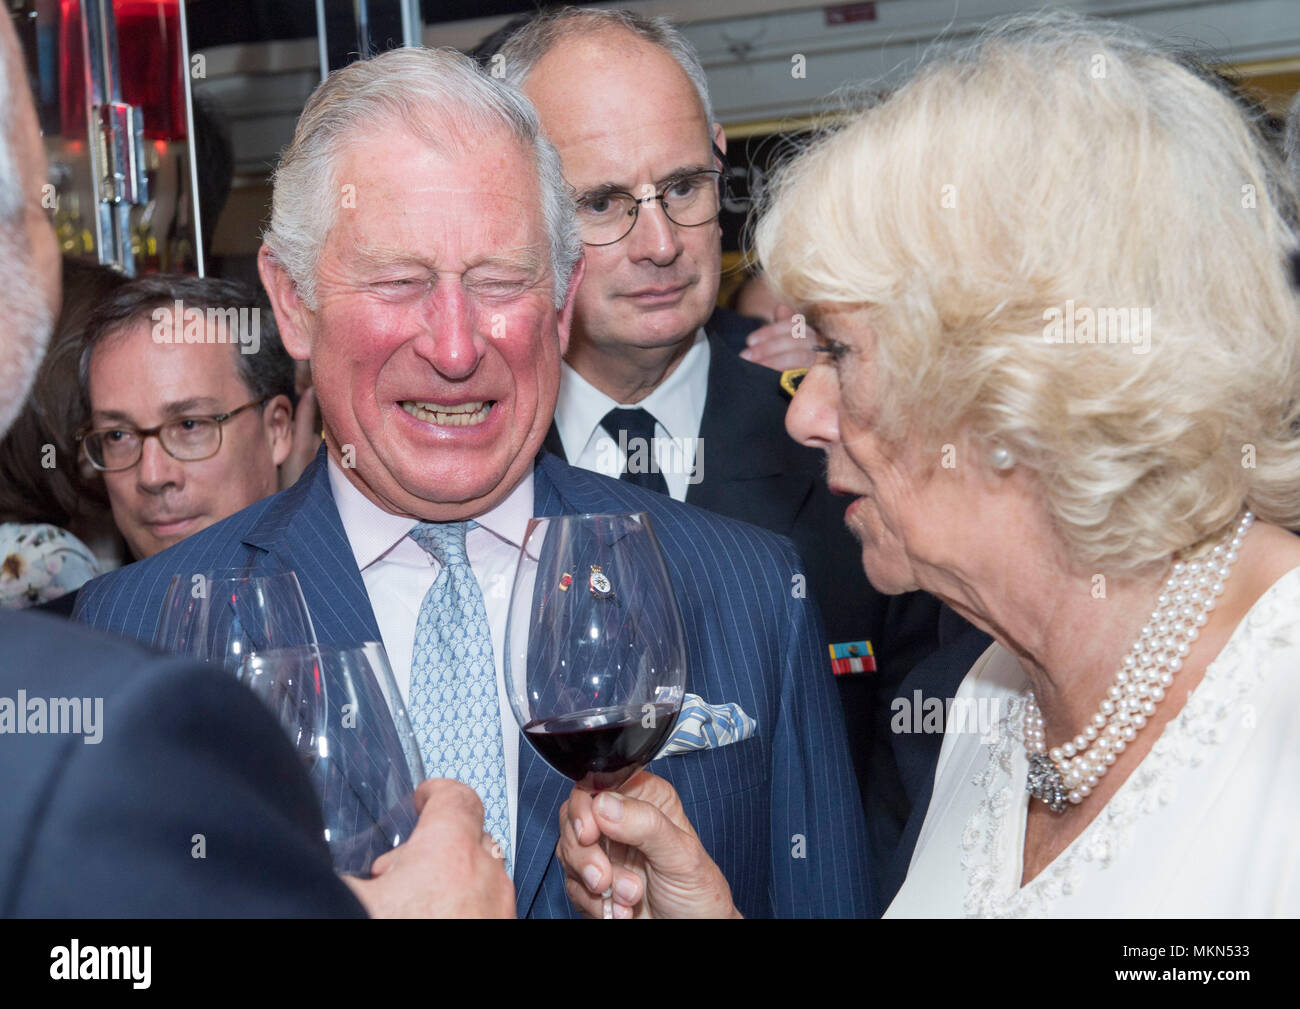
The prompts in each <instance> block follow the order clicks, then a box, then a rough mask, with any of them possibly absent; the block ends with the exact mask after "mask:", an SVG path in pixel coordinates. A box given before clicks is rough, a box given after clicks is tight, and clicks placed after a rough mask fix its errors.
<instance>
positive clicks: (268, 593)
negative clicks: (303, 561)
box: [154, 568, 316, 673]
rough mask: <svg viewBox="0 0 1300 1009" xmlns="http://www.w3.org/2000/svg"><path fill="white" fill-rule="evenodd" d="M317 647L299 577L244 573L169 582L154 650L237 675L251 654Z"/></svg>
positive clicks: (234, 570) (213, 573)
mask: <svg viewBox="0 0 1300 1009" xmlns="http://www.w3.org/2000/svg"><path fill="white" fill-rule="evenodd" d="M314 644H316V632H315V629H314V628H313V627H312V622H311V616H310V614H309V613H308V612H307V602H306V600H305V599H304V598H303V594H302V587H301V586H300V585H299V584H298V576H297V575H296V574H294V573H293V572H292V571H278V572H273V573H270V574H255V573H253V572H251V571H249V570H246V569H242V568H227V569H217V570H212V571H198V572H193V573H191V574H177V575H174V576H173V577H172V580H171V582H170V584H169V585H168V586H167V592H166V594H165V596H164V597H163V603H162V609H161V611H160V613H159V616H158V627H157V630H156V631H155V633H154V645H155V647H157V648H159V649H161V650H162V651H165V652H171V653H173V654H177V655H188V656H190V657H191V658H194V659H198V660H200V661H204V662H213V663H216V664H217V665H220V666H222V667H223V668H224V669H226V670H227V671H228V672H232V673H234V672H237V671H238V670H239V668H240V666H241V665H242V664H243V662H244V660H245V658H247V657H248V656H249V655H250V654H252V653H254V652H263V651H270V650H275V649H284V648H296V647H301V646H305V645H314Z"/></svg>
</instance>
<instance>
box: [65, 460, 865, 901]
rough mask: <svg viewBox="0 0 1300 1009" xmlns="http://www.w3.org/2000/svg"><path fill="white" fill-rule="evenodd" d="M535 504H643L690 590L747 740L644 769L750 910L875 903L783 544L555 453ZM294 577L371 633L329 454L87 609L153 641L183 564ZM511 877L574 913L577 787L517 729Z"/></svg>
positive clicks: (98, 619)
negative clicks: (572, 797) (569, 837)
mask: <svg viewBox="0 0 1300 1009" xmlns="http://www.w3.org/2000/svg"><path fill="white" fill-rule="evenodd" d="M534 510H535V513H536V514H537V515H559V514H567V513H574V512H579V513H581V512H597V513H599V512H635V511H646V512H649V513H650V514H651V516H652V517H653V521H654V523H655V532H656V534H657V535H658V537H659V541H660V544H661V545H662V547H663V551H664V556H665V560H666V562H667V565H668V573H669V576H670V577H671V578H672V581H673V585H674V587H675V588H676V590H677V593H678V600H679V603H680V606H681V611H682V621H683V629H684V632H685V635H686V648H687V663H688V665H687V682H686V689H687V690H688V691H690V692H691V693H694V694H699V695H700V696H701V697H703V698H704V699H705V700H706V701H708V702H709V703H711V704H721V703H731V702H734V703H736V704H739V705H740V707H741V708H743V709H744V710H745V712H746V713H747V714H749V715H750V716H752V717H753V718H754V719H755V720H756V721H757V722H758V730H757V732H755V734H754V735H753V736H752V737H750V738H749V739H747V740H744V741H742V742H739V743H734V744H732V745H730V746H724V747H721V748H719V749H712V750H702V751H696V752H692V753H686V754H680V755H676V756H670V757H665V758H662V759H659V760H656V761H654V763H652V764H651V765H650V769H651V770H652V771H654V772H655V773H656V774H660V775H662V776H663V777H664V778H666V779H667V780H668V781H670V782H671V783H672V784H673V786H674V787H675V788H676V789H677V791H678V793H679V795H680V796H681V799H682V803H683V806H684V807H685V810H686V813H687V815H688V816H689V817H690V818H691V821H692V823H693V824H694V825H695V828H696V831H697V832H698V833H699V835H700V839H701V841H702V842H703V843H704V845H705V847H706V848H707V849H708V851H709V853H710V854H711V855H712V856H713V858H714V859H715V860H716V861H717V862H718V865H719V866H720V867H721V869H722V871H723V873H724V874H725V875H726V877H727V879H728V880H729V881H730V883H731V889H732V894H733V896H734V897H735V900H736V904H737V906H738V907H739V908H740V910H741V912H742V913H744V914H746V915H747V916H751V917H767V916H773V915H775V916H781V917H791V916H797V917H807V916H818V917H837V916H850V915H858V916H861V915H865V914H867V912H868V908H869V906H870V904H869V893H868V883H867V874H866V849H865V843H864V831H863V824H862V813H861V805H860V803H859V801H858V796H857V790H856V785H855V783H854V780H853V776H852V770H851V768H850V765H849V757H848V751H847V748H846V744H845V739H844V727H843V719H842V715H841V712H840V706H839V700H838V698H837V697H836V694H835V687H834V684H833V682H832V680H831V677H830V674H829V672H828V671H827V669H826V662H825V658H824V656H825V654H826V644H825V638H824V634H823V632H822V627H821V618H820V616H819V614H818V613H817V609H816V607H815V605H813V604H812V603H811V601H810V600H807V599H802V598H795V596H794V593H793V591H792V586H793V584H794V576H795V575H796V574H799V573H801V572H802V568H801V567H800V564H799V560H798V558H797V556H796V554H795V552H794V548H793V546H792V545H791V544H790V543H789V541H788V540H785V539H784V538H782V537H778V536H774V535H772V534H771V533H768V532H765V531H763V530H761V529H758V528H756V527H754V526H750V525H746V524H744V523H741V522H735V521H732V520H730V519H726V518H722V517H720V516H717V515H713V514H711V513H708V512H704V511H701V510H700V509H698V508H694V507H691V506H690V505H684V504H680V503H678V502H676V501H674V500H672V499H671V498H668V497H665V496H664V495H661V494H655V493H653V492H650V491H646V490H644V489H642V488H639V487H635V486H632V485H629V484H627V483H626V482H622V481H618V480H610V479H608V478H606V477H602V476H599V475H598V474H594V473H588V472H586V471H584V470H578V469H574V468H573V467H570V466H568V465H567V464H565V463H564V462H562V461H561V460H559V459H557V458H555V457H554V456H552V455H549V454H547V453H543V454H542V456H540V457H539V460H538V465H537V468H536V471H535V509H534ZM230 566H251V567H253V568H254V570H276V569H279V568H282V567H287V568H292V569H293V570H295V571H297V573H298V578H299V580H300V581H301V583H302V586H303V593H304V595H305V596H306V597H307V605H308V607H310V609H311V614H312V619H313V621H314V622H315V625H316V632H317V636H318V637H319V639H320V641H321V642H322V643H335V644H346V643H353V642H357V641H363V640H377V639H378V638H379V632H378V629H377V627H375V621H374V614H373V612H372V611H371V608H370V602H369V598H368V597H367V595H366V591H365V586H364V584H363V583H362V581H361V575H360V573H359V572H358V571H357V569H356V563H355V561H354V560H353V557H352V553H351V550H350V549H349V547H348V543H347V538H346V536H345V535H344V533H343V528H342V523H341V522H340V521H339V518H338V512H337V510H336V509H335V508H334V505H333V498H332V496H331V494H330V488H329V481H328V479H327V476H326V468H325V462H324V457H323V454H322V456H320V457H318V458H317V460H316V461H315V462H314V463H313V464H312V466H311V467H310V468H309V469H308V470H307V472H306V473H304V474H303V477H302V479H301V480H299V481H298V483H297V484H295V485H294V486H293V487H292V488H290V489H289V490H287V491H284V492H282V493H281V494H278V495H276V496H274V497H272V498H268V499H267V500H265V501H260V502H258V503H257V504H255V505H253V506H252V507H251V508H247V509H245V510H244V511H242V512H240V513H239V514H237V515H234V516H232V517H231V518H229V519H227V520H225V521H224V522H221V523H218V524H217V525H215V526H212V527H211V528H209V529H206V530H204V531H203V532H201V533H198V534H197V535H195V536H192V537H190V539H188V540H185V541H183V542H182V543H179V544H178V545H177V546H175V547H173V548H171V549H170V550H167V551H165V552H164V553H161V554H158V555H157V556H155V557H152V558H150V559H148V560H146V561H141V562H140V563H138V564H133V565H130V566H128V567H126V568H122V569H120V570H118V571H115V572H112V573H110V574H108V575H105V576H103V577H102V578H98V579H96V580H95V581H92V582H90V583H89V584H88V585H87V586H86V587H85V588H83V589H82V592H81V595H80V597H79V599H78V603H77V616H78V617H79V619H81V620H83V621H85V622H87V623H92V624H95V625H97V626H100V627H103V628H106V629H108V630H112V631H116V632H117V633H119V634H124V635H127V636H129V637H135V638H140V639H143V640H146V641H147V640H151V639H152V636H153V631H154V625H155V623H156V620H157V612H158V606H159V604H160V603H161V600H162V596H163V593H164V591H165V590H166V587H167V582H168V580H169V579H170V577H171V575H172V574H173V573H175V572H177V571H198V570H203V569H207V568H214V567H230ZM519 780H520V799H519V812H518V850H517V852H516V854H515V889H516V900H517V904H518V910H519V913H520V915H521V916H525V915H527V916H533V917H566V916H573V914H574V912H573V910H572V907H571V906H570V904H569V901H568V898H567V897H566V896H565V893H564V879H563V873H562V871H561V869H560V866H559V864H558V862H557V861H556V860H555V857H554V853H555V844H556V841H557V840H558V836H559V833H558V823H557V814H558V810H559V806H560V804H561V803H562V802H563V801H564V799H565V797H566V796H567V795H568V793H569V790H570V787H571V786H570V782H569V781H568V779H567V778H564V777H563V776H561V775H560V774H558V773H556V772H555V771H553V770H551V769H550V768H549V767H548V766H547V765H546V763H545V762H544V761H543V760H542V759H541V758H540V757H538V756H536V754H535V753H534V752H533V750H532V747H531V746H529V745H528V744H527V743H526V742H523V741H521V745H520V774H519Z"/></svg>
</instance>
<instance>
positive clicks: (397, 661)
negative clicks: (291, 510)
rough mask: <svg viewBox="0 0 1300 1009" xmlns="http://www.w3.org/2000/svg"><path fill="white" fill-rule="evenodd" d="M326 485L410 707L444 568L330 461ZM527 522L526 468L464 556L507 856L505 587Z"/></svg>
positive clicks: (513, 827)
mask: <svg viewBox="0 0 1300 1009" xmlns="http://www.w3.org/2000/svg"><path fill="white" fill-rule="evenodd" d="M329 479H330V489H331V490H332V491H333V492H334V503H335V505H336V506H337V507H338V510H339V518H340V519H342V520H343V531H344V532H345V533H346V534H347V537H348V543H349V544H350V545H351V547H352V553H353V556H354V557H355V558H356V561H357V567H358V568H359V569H360V571H361V580H362V581H363V582H365V586H366V592H367V593H368V594H369V596H370V605H371V607H372V608H373V609H374V611H375V621H376V622H377V623H378V624H379V633H380V635H381V636H382V637H383V639H384V648H385V650H386V651H387V652H388V661H389V662H390V663H391V664H392V667H393V677H394V678H395V679H396V680H397V689H398V690H399V691H400V692H401V695H402V696H403V697H404V698H407V701H408V703H409V699H410V688H411V653H412V651H413V650H414V648H415V625H416V621H417V620H418V619H419V616H420V606H421V605H422V604H423V603H424V597H425V594H426V593H427V592H428V591H429V587H430V586H431V585H433V582H434V579H435V578H437V577H438V572H439V571H441V570H442V565H441V564H439V563H438V562H437V561H436V560H435V559H434V558H433V557H432V556H430V555H429V554H428V553H426V552H425V550H424V548H423V547H421V546H420V545H419V544H418V543H416V542H415V540H413V539H411V537H410V536H409V535H408V534H409V533H410V531H411V530H412V529H414V528H415V526H416V522H415V521H414V520H412V519H409V518H404V517H403V516H401V515H393V514H391V513H389V512H386V511H384V510H383V509H382V508H380V507H379V506H378V505H377V504H375V503H374V502H373V501H371V500H370V499H369V498H367V497H366V496H365V495H364V494H362V493H361V491H359V490H357V488H356V487H354V486H353V485H352V482H351V481H350V480H348V478H347V477H346V476H344V474H343V472H342V471H341V470H340V469H339V468H338V466H337V465H336V464H335V462H334V460H333V459H332V458H331V459H330V460H329ZM532 517H533V471H532V470H531V469H529V471H528V475H527V476H526V477H524V479H523V480H522V481H520V483H519V486H518V487H516V488H515V489H514V490H513V491H511V493H510V495H509V496H508V497H507V498H506V499H505V500H504V501H502V502H501V503H500V504H499V505H497V506H496V507H495V508H493V509H492V510H491V511H489V512H486V513H485V514H483V515H479V516H478V517H477V518H475V520H474V521H475V522H477V523H478V528H476V529H471V530H470V531H469V533H468V534H467V535H466V537H465V551H466V553H467V554H468V556H469V564H470V568H471V569H473V571H474V577H475V578H476V579H478V584H479V588H480V589H482V590H483V602H484V604H485V605H486V607H487V618H488V626H489V628H490V630H491V633H492V656H493V658H494V660H495V662H496V670H497V698H498V701H499V703H500V706H501V726H502V729H503V731H502V733H501V740H502V743H503V744H504V747H505V749H504V753H505V762H506V789H507V794H508V796H509V806H510V838H511V841H510V843H511V850H512V851H518V843H517V842H518V836H519V830H518V826H517V810H518V808H519V728H518V723H517V722H516V721H515V716H514V713H513V712H512V711H511V709H510V701H509V700H508V699H507V697H506V688H505V675H504V672H503V667H502V656H503V655H504V654H505V637H506V617H507V613H508V610H509V607H510V589H511V587H512V585H513V584H514V577H515V567H516V565H517V564H518V561H519V550H520V547H521V546H522V544H523V541H524V533H525V531H526V530H527V527H528V520H529V519H531V518H532Z"/></svg>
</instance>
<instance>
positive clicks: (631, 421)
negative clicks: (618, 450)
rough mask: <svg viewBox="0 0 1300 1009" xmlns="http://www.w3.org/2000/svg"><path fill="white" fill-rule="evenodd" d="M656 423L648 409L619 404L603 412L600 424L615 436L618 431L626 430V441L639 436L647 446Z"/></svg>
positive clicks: (651, 439) (652, 435)
mask: <svg viewBox="0 0 1300 1009" xmlns="http://www.w3.org/2000/svg"><path fill="white" fill-rule="evenodd" d="M656 423H657V421H656V420H655V416H654V414H652V413H651V412H650V411H649V410H643V409H641V407H639V406H638V407H632V408H628V407H621V406H619V407H615V408H614V409H613V410H610V411H609V413H607V414H605V418H604V420H602V421H601V422H600V426H601V427H603V428H604V429H605V430H606V431H608V432H609V433H610V434H612V435H613V436H614V437H615V438H617V437H618V436H619V432H621V431H626V432H627V437H626V441H631V440H632V439H633V438H640V439H642V440H643V441H644V442H645V443H646V445H647V446H649V445H650V444H651V442H652V441H653V439H654V436H655V424H656Z"/></svg>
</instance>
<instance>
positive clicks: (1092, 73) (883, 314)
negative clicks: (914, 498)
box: [755, 14, 1300, 570]
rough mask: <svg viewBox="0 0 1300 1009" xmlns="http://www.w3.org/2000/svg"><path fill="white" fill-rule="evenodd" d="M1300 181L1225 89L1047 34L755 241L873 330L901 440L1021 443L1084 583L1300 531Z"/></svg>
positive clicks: (888, 112)
mask: <svg viewBox="0 0 1300 1009" xmlns="http://www.w3.org/2000/svg"><path fill="white" fill-rule="evenodd" d="M1291 185H1292V184H1291V182H1290V180H1289V178H1288V177H1287V175H1286V173H1285V171H1284V169H1283V168H1282V166H1281V164H1280V162H1279V160H1278V158H1277V157H1276V155H1275V154H1274V153H1273V152H1272V151H1271V150H1270V149H1269V148H1268V146H1267V144H1266V143H1265V142H1264V141H1263V140H1262V138H1261V136H1260V135H1259V133H1258V132H1257V131H1256V129H1255V127H1254V126H1253V124H1252V123H1251V122H1250V120H1249V119H1248V117H1247V116H1246V115H1245V114H1244V113H1243V111H1242V110H1241V109H1240V108H1239V106H1238V104H1237V103H1236V102H1235V101H1234V99H1233V97H1232V96H1231V94H1230V93H1228V91H1227V89H1226V88H1224V87H1223V86H1221V85H1219V84H1216V83H1215V82H1214V81H1213V80H1212V79H1211V77H1210V75H1207V74H1205V73H1203V72H1201V73H1198V72H1196V71H1195V70H1194V69H1191V68H1190V67H1189V64H1188V62H1187V61H1186V60H1182V59H1180V58H1178V57H1176V56H1173V55H1171V54H1170V53H1169V52H1167V51H1166V50H1164V49H1163V48H1162V47H1161V46H1159V45H1158V44H1156V43H1154V42H1152V41H1150V40H1148V39H1145V38H1143V37H1141V36H1138V35H1137V34H1136V33H1135V32H1134V31H1133V30H1132V29H1130V28H1127V27H1123V26H1119V25H1114V24H1110V23H1107V22H1101V21H1095V20H1091V19H1086V18H1082V17H1079V16H1075V15H1068V14H1038V15H1030V16H1022V17H1018V18H1015V19H1013V20H1010V21H1006V22H1003V23H1001V24H999V25H997V26H995V27H994V28H992V29H991V30H990V31H989V32H987V33H986V34H985V35H984V36H982V37H981V39H980V40H979V41H978V42H977V43H975V44H974V45H972V46H971V47H969V48H968V49H966V50H964V51H962V52H960V53H957V54H954V55H947V56H944V57H941V58H938V59H935V60H934V61H932V62H929V63H927V64H926V65H925V66H923V68H922V69H920V70H919V71H918V72H917V73H916V74H915V75H914V76H912V78H911V79H910V80H909V81H908V82H907V83H906V84H904V85H903V86H901V87H899V88H898V89H896V90H894V91H892V92H891V93H889V94H887V95H886V96H884V97H883V98H881V99H880V100H879V101H878V102H877V103H876V104H875V105H874V106H873V107H871V108H869V109H868V110H866V111H865V112H863V113H861V114H860V115H858V116H856V117H855V118H854V119H853V120H852V121H851V122H850V123H849V124H848V125H846V126H844V127H842V128H841V129H839V130H837V131H835V132H833V133H831V134H830V135H828V136H824V137H822V138H821V139H819V140H817V141H815V142H814V143H813V145H812V146H811V148H810V149H808V150H807V151H806V152H804V153H803V154H802V155H801V156H799V157H797V158H796V159H794V160H793V161H792V162H790V163H789V164H788V165H787V166H786V167H785V169H784V170H783V171H782V172H780V173H779V174H778V177H777V179H776V180H775V181H774V183H773V185H772V186H771V188H770V189H769V192H768V196H767V207H766V213H765V214H764V216H763V217H762V218H761V220H760V222H759V224H758V227H757V229H756V233H755V244H756V246H757V252H758V256H759V258H760V260H761V262H762V264H763V267H764V269H765V270H766V271H767V273H768V275H769V277H770V278H771V279H772V281H773V282H774V283H775V284H776V285H778V286H779V287H780V288H781V289H782V290H783V291H784V292H785V293H786V295H787V296H788V297H790V298H792V299H793V300H794V301H795V302H797V303H799V304H805V305H808V304H819V303H820V304H827V303H839V304H862V305H863V306H864V308H865V315H864V317H865V318H866V319H867V320H869V322H870V325H871V327H872V328H873V329H874V331H875V336H876V340H875V345H874V346H875V362H874V363H875V368H874V371H875V386H874V388H873V389H872V390H870V391H871V393H872V395H873V406H874V407H878V408H879V431H880V433H881V435H882V436H883V437H885V438H887V439H891V440H894V441H901V440H902V439H904V438H908V439H916V438H924V439H925V440H926V441H927V442H935V443H937V442H939V441H953V440H955V436H956V435H958V434H959V433H960V432H966V433H967V434H968V435H970V436H971V437H972V439H973V443H974V444H980V445H985V446H992V445H1001V446H1005V447H1006V448H1008V449H1010V451H1011V452H1012V453H1013V455H1014V458H1015V459H1016V460H1017V461H1018V462H1020V463H1021V464H1024V465H1026V466H1028V467H1029V468H1030V470H1031V471H1032V472H1033V473H1034V475H1035V478H1036V481H1037V484H1038V486H1039V487H1040V488H1041V494H1042V496H1043V500H1044V504H1045V505H1046V507H1047V508H1048V510H1049V512H1050V514H1051V515H1052V516H1053V518H1054V520H1055V521H1056V523H1057V525H1058V528H1059V529H1060V531H1061V534H1062V535H1063V537H1064V538H1065V540H1066V542H1067V544H1068V546H1069V547H1070V549H1071V552H1072V555H1073V556H1074V558H1075V559H1076V561H1078V562H1081V563H1085V564H1096V565H1106V566H1110V567H1118V568H1120V569H1126V570H1134V569H1138V568H1142V567H1145V566H1147V565H1150V564H1154V563H1155V562H1157V561H1158V560H1160V559H1162V558H1165V557H1168V556H1169V555H1170V554H1171V553H1173V552H1175V551H1177V550H1179V549H1182V548H1185V547H1188V546H1190V545H1192V544H1195V543H1197V542H1199V541H1201V540H1202V539H1204V538H1205V537H1206V536H1208V535H1212V534H1213V533H1215V532H1217V531H1218V530H1220V529H1222V528H1223V527H1224V526H1225V525H1226V524H1227V523H1228V522H1229V521H1230V520H1231V519H1232V518H1233V517H1234V516H1235V515H1236V514H1237V512H1238V511H1239V510H1240V509H1241V507H1242V505H1243V503H1245V504H1247V505H1249V506H1250V507H1251V508H1253V509H1254V510H1255V512H1256V513H1257V514H1258V515H1259V516H1260V518H1262V519H1263V520H1265V521H1268V522H1274V523H1277V524H1279V525H1282V526H1286V527H1296V526H1300V355H1298V354H1297V340H1298V339H1300V302H1298V301H1297V296H1296V292H1295V291H1293V290H1292V289H1291V286H1290V283H1289V278H1288V275H1287V270H1286V266H1285V264H1286V262H1287V257H1288V254H1289V253H1290V252H1291V251H1292V250H1293V249H1294V248H1295V247H1296V244H1297V235H1296V230H1295V225H1294V221H1295V216H1294V214H1295V193H1294V191H1293V189H1292V188H1291ZM1121 310H1122V311H1121ZM1085 322H1087V323H1088V324H1087V325H1086V326H1085ZM1089 340H1092V341H1096V342H1088V341H1089ZM936 458H938V456H937V455H936Z"/></svg>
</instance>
